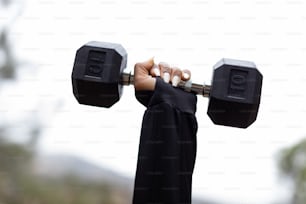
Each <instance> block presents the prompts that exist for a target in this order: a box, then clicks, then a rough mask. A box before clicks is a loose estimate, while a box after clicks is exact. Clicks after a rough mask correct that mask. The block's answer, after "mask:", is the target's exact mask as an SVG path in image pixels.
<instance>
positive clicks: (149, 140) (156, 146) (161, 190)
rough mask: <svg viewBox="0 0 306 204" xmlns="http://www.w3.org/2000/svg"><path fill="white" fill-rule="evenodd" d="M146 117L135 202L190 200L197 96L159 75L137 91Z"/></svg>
mask: <svg viewBox="0 0 306 204" xmlns="http://www.w3.org/2000/svg"><path fill="white" fill-rule="evenodd" d="M136 97H137V99H138V100H139V101H140V102H141V103H142V104H143V105H145V106H146V107H147V110H146V112H145V114H144V117H143V123H142V129H141V136H140V144H139V153H138V163H137V171H136V178H135V186H134V195H133V204H190V203H191V188H192V173H193V169H194V164H195V157H196V133H197V121H196V118H195V115H194V114H195V112H196V102H197V98H196V96H195V95H194V94H191V93H187V92H185V91H182V90H180V89H178V88H173V87H172V86H171V85H169V84H167V83H164V82H163V81H162V79H160V78H157V82H156V87H155V91H154V92H136Z"/></svg>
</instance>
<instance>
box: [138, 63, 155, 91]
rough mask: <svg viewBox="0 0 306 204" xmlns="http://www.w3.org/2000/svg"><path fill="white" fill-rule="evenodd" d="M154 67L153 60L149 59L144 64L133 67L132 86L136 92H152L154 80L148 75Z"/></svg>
mask: <svg viewBox="0 0 306 204" xmlns="http://www.w3.org/2000/svg"><path fill="white" fill-rule="evenodd" d="M153 66H154V59H153V58H150V59H149V60H147V61H145V62H139V63H136V64H135V66H134V86H135V89H136V90H153V89H154V86H155V79H153V78H152V76H151V75H150V70H151V69H152V68H153Z"/></svg>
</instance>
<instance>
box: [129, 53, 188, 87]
mask: <svg viewBox="0 0 306 204" xmlns="http://www.w3.org/2000/svg"><path fill="white" fill-rule="evenodd" d="M134 74H135V76H134V87H135V89H136V90H154V87H155V82H156V81H155V77H159V76H160V77H161V78H162V79H163V80H164V82H165V83H171V84H172V86H174V87H177V86H178V84H179V83H180V81H181V80H183V81H188V80H190V78H191V73H190V71H189V70H187V69H184V70H181V69H179V68H177V67H170V65H169V64H168V63H166V62H160V63H159V64H158V65H157V64H155V63H154V60H153V58H151V59H149V60H148V61H145V62H142V63H137V64H135V68H134Z"/></svg>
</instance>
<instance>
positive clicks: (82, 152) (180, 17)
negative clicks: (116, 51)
mask: <svg viewBox="0 0 306 204" xmlns="http://www.w3.org/2000/svg"><path fill="white" fill-rule="evenodd" d="M305 11H306V2H304V1H301V0H300V1H299V0H287V1H272V0H270V1H269V0H258V1H250V0H244V1H235V0H228V1H226V0H223V1H221V0H215V1H207V0H194V1H172V0H168V1H160V0H156V1H145V0H126V1H119V0H117V1H116V0H112V1H110V0H92V1H81V0H62V1H55V0H41V1H37V0H29V1H27V3H26V7H25V10H24V12H23V14H22V17H21V18H19V19H18V20H17V22H16V23H15V24H14V26H13V29H12V40H13V41H14V43H15V50H16V52H17V54H18V56H19V57H21V58H22V59H27V60H29V61H31V62H33V63H35V64H36V66H35V69H31V70H32V71H31V72H29V70H28V69H25V70H24V71H22V72H21V74H20V76H19V79H20V80H19V83H18V84H17V85H16V84H12V85H7V89H6V90H9V91H3V92H2V93H1V99H3V98H5V101H1V102H0V105H1V111H2V112H3V113H4V112H6V113H7V120H8V121H14V120H17V119H18V120H20V118H26V116H25V115H28V114H29V113H30V114H32V113H33V114H37V115H39V117H40V122H41V123H42V124H43V126H44V127H45V130H44V132H43V137H42V140H41V145H40V149H41V150H42V151H44V152H49V153H50V152H52V153H58V152H67V153H72V154H76V155H79V156H81V157H83V158H86V159H88V160H90V161H92V162H94V163H96V164H99V165H106V166H108V167H110V168H112V169H114V170H115V171H119V172H121V173H122V174H125V175H128V176H134V174H135V170H136V160H137V153H138V144H139V135H140V126H141V122H142V115H143V112H144V110H145V109H144V107H142V106H141V105H140V104H139V103H138V102H137V101H136V100H135V98H134V96H133V94H134V90H133V88H132V87H126V88H125V90H124V95H123V97H122V99H121V101H120V102H119V103H117V104H116V105H115V106H114V107H113V108H111V109H102V108H95V107H86V106H81V105H79V104H77V102H76V100H75V99H74V97H73V95H72V88H71V80H70V75H71V71H72V66H73V61H74V56H75V51H76V49H78V48H79V47H80V46H81V45H83V44H84V43H86V42H88V41H91V40H97V41H107V42H108V41H109V42H116V43H121V44H122V45H123V46H124V47H125V48H126V49H127V51H128V55H129V60H128V65H129V68H132V67H133V65H134V63H135V62H138V61H143V60H146V59H148V58H150V57H152V56H155V59H156V61H157V62H159V61H167V62H169V63H170V64H174V65H177V66H179V67H182V68H189V69H190V70H191V71H192V74H193V76H192V78H193V81H195V82H199V83H203V82H206V83H210V80H211V76H212V66H213V65H214V64H215V63H216V62H217V61H218V60H219V59H220V58H223V57H227V58H236V59H241V60H249V61H254V62H255V63H256V65H257V67H258V68H259V70H260V71H261V72H262V74H263V76H264V80H263V89H262V102H261V105H260V112H259V114H258V118H257V121H256V122H255V123H254V124H253V125H252V126H251V127H249V128H248V129H245V130H244V129H237V128H228V127H221V126H215V125H213V124H212V122H211V121H210V120H209V118H208V116H207V115H206V110H207V104H208V99H206V98H202V97H198V106H197V107H198V111H197V119H198V124H199V130H198V134H197V137H198V152H197V161H196V167H195V172H194V177H193V194H194V195H195V196H198V197H203V198H212V199H216V200H221V201H224V202H225V203H230V202H233V203H248V204H253V203H254V204H255V203H256V204H259V203H269V202H270V203H271V202H272V201H275V200H283V199H286V198H288V195H289V192H288V190H287V189H286V188H285V187H283V186H284V185H285V184H284V183H282V182H281V181H280V179H279V178H280V176H279V173H278V170H277V168H276V158H277V154H278V152H279V150H280V148H283V147H286V146H289V145H291V144H293V143H295V142H297V141H299V140H300V139H301V138H303V137H304V136H305V133H306V126H305V122H304V120H305V119H304V118H305V115H306V114H305V113H306V107H305V104H306V103H305V102H306V94H305V90H304V89H305V87H306V71H305V65H306V63H305V54H306V13H305ZM2 89H3V90H4V88H3V87H2ZM37 106H38V108H37Z"/></svg>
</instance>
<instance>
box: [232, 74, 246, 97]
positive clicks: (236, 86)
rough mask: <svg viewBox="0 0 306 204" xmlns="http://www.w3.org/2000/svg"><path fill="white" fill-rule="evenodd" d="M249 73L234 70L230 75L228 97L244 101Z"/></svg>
mask: <svg viewBox="0 0 306 204" xmlns="http://www.w3.org/2000/svg"><path fill="white" fill-rule="evenodd" d="M247 75H248V72H246V71H242V70H237V69H233V70H231V73H230V81H229V90H228V97H231V98H239V99H244V98H245V93H246V90H247V83H246V82H247Z"/></svg>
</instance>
